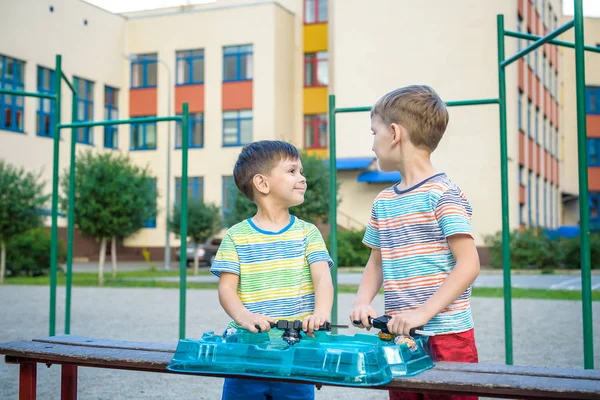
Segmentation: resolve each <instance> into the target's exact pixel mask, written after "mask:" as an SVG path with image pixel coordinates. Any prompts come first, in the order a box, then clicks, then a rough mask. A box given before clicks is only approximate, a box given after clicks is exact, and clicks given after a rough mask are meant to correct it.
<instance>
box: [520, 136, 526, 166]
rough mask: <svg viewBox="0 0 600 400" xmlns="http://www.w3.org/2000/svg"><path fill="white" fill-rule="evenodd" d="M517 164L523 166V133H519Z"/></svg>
mask: <svg viewBox="0 0 600 400" xmlns="http://www.w3.org/2000/svg"><path fill="white" fill-rule="evenodd" d="M519 164H520V165H521V166H525V133H523V132H522V131H519Z"/></svg>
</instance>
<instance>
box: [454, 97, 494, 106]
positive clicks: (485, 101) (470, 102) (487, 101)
mask: <svg viewBox="0 0 600 400" xmlns="http://www.w3.org/2000/svg"><path fill="white" fill-rule="evenodd" d="M481 104H498V99H477V100H458V101H447V102H446V105H447V106H448V107H461V106H478V105H481Z"/></svg>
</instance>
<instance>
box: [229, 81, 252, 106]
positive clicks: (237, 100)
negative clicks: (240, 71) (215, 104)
mask: <svg viewBox="0 0 600 400" xmlns="http://www.w3.org/2000/svg"><path fill="white" fill-rule="evenodd" d="M222 88H223V111H228V110H249V109H252V81H241V82H223V87H222Z"/></svg>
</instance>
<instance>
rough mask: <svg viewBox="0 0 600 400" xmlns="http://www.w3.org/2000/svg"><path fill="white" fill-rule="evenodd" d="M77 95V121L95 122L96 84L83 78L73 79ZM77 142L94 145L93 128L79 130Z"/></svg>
mask: <svg viewBox="0 0 600 400" xmlns="http://www.w3.org/2000/svg"><path fill="white" fill-rule="evenodd" d="M73 84H74V85H75V92H76V95H77V121H93V120H94V82H92V81H88V80H86V79H82V78H77V77H74V78H73ZM77 142H78V143H84V144H93V132H92V128H90V127H87V128H79V129H77Z"/></svg>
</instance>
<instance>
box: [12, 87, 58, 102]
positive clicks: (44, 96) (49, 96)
mask: <svg viewBox="0 0 600 400" xmlns="http://www.w3.org/2000/svg"><path fill="white" fill-rule="evenodd" d="M0 94H10V95H13V96H26V97H38V98H40V99H50V100H56V95H55V94H48V93H37V92H23V91H21V90H10V89H2V88H0Z"/></svg>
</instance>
